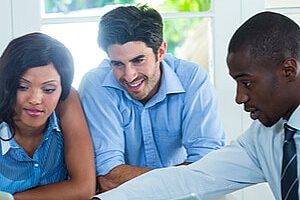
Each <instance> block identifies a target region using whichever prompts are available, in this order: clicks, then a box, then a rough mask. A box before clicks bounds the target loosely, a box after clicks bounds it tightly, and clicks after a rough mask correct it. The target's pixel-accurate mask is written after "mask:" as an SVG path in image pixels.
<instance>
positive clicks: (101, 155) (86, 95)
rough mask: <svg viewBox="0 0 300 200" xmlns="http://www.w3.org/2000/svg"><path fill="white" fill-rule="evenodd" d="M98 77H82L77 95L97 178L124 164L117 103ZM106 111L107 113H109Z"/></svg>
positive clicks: (87, 75) (95, 75)
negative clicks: (92, 147)
mask: <svg viewBox="0 0 300 200" xmlns="http://www.w3.org/2000/svg"><path fill="white" fill-rule="evenodd" d="M99 74H100V73H98V72H97V73H93V72H90V73H88V74H86V75H85V76H84V78H83V79H82V81H81V84H80V87H79V94H80V98H81V102H82V105H83V109H84V112H85V115H86V118H87V122H88V126H89V129H90V133H91V137H92V141H93V145H94V152H95V162H96V174H97V176H100V175H105V174H107V173H108V172H109V171H110V170H111V169H113V168H114V167H116V166H118V165H121V164H124V163H125V161H124V149H125V147H124V135H123V131H122V129H121V125H120V124H121V116H120V114H118V113H120V112H119V111H118V99H117V98H115V96H113V94H112V93H111V92H110V91H109V90H108V89H106V88H105V87H103V86H102V83H101V78H102V79H103V77H100V76H99ZM108 108H109V109H108Z"/></svg>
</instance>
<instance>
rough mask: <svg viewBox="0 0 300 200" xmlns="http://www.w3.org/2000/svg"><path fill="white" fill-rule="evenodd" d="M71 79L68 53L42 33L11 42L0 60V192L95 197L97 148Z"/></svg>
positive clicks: (44, 196) (37, 196) (35, 196)
mask: <svg viewBox="0 0 300 200" xmlns="http://www.w3.org/2000/svg"><path fill="white" fill-rule="evenodd" d="M73 75H74V67H73V59H72V56H71V54H70V52H69V51H68V49H67V48H66V47H65V46H64V45H63V44H62V43H60V42H59V41H57V40H55V39H53V38H51V37H49V36H47V35H45V34H42V33H30V34H27V35H24V36H21V37H19V38H16V39H14V40H12V41H11V42H10V43H9V44H8V46H7V48H6V49H5V50H4V52H3V54H2V56H1V58H0V136H1V138H0V139H1V140H0V151H1V157H0V190H2V191H7V192H10V193H12V194H13V195H14V198H15V199H31V200H33V199H88V198H89V197H90V196H91V195H93V194H94V193H95V167H94V160H93V149H92V144H91V139H90V136H89V132H88V128H87V124H86V121H85V118H84V115H83V112H82V108H81V105H80V101H79V98H78V95H77V92H76V91H75V90H74V89H71V83H72V81H73ZM70 91H71V92H70ZM58 105H59V106H58ZM56 113H58V116H59V118H60V120H59V119H58V117H57V115H56ZM60 123H61V125H62V127H61V128H62V131H61V130H60Z"/></svg>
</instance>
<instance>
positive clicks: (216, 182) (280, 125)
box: [98, 12, 300, 200]
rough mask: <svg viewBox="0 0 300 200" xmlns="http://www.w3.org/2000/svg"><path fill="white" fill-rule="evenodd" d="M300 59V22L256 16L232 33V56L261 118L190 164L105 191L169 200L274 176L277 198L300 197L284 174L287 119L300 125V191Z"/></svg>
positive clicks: (240, 92)
mask: <svg viewBox="0 0 300 200" xmlns="http://www.w3.org/2000/svg"><path fill="white" fill-rule="evenodd" d="M299 63H300V27H299V25H297V24H296V23H295V22H294V21H292V20H291V19H289V18H288V17H286V16H284V15H281V14H278V13H273V12H262V13H258V14H256V15H254V16H253V17H251V18H250V19H249V20H247V21H246V22H245V23H244V24H243V25H242V26H241V27H240V28H239V29H238V30H237V31H236V32H235V34H234V35H233V36H232V39H231V41H230V43H229V48H228V56H227V64H228V67H229V73H230V75H231V76H232V78H233V79H234V80H235V81H236V82H237V94H236V102H237V103H238V104H244V109H245V111H246V112H250V117H251V118H252V119H253V120H255V121H254V122H253V123H252V125H251V126H250V127H249V129H248V130H247V131H246V132H245V133H244V134H242V135H241V136H239V137H238V139H237V140H236V141H234V142H232V143H231V144H229V145H227V146H225V147H223V148H222V149H220V150H217V151H214V152H211V153H209V154H208V155H206V156H205V157H204V158H202V159H201V160H199V161H197V162H194V163H193V164H191V165H189V166H179V167H170V168H164V169H157V170H153V171H151V172H149V173H146V174H144V175H142V176H140V177H137V178H135V179H133V180H131V181H128V182H127V183H125V184H123V185H121V186H119V187H118V188H116V189H114V190H111V191H108V192H106V193H103V194H100V195H98V197H99V198H100V199H102V200H106V199H122V200H126V199H131V200H133V199H151V200H157V199H160V200H161V199H172V198H174V197H177V196H183V195H186V194H189V193H196V194H197V195H198V196H199V197H200V199H201V200H202V199H203V200H205V199H212V198H215V197H218V196H221V195H224V194H226V193H230V192H233V191H235V190H238V189H241V188H244V187H247V186H250V185H253V184H257V183H262V182H268V183H269V185H270V188H271V190H272V192H273V194H274V197H275V199H285V200H287V199H289V200H295V199H298V197H291V194H292V192H291V193H289V192H288V193H287V196H285V197H284V196H283V194H284V192H282V191H284V189H282V188H284V187H286V186H287V185H285V184H282V183H281V179H282V177H284V176H285V174H284V173H285V170H283V169H286V168H284V167H283V165H282V160H283V155H284V153H283V152H284V151H283V146H284V143H287V141H286V140H285V136H284V127H285V124H287V125H288V126H290V127H292V129H296V130H297V131H296V133H295V135H294V136H293V138H292V140H294V141H295V144H296V151H297V154H298V155H297V154H296V156H294V158H295V157H296V159H295V160H296V161H297V163H298V165H297V166H296V167H295V168H293V172H295V171H296V172H297V173H294V174H295V177H294V178H295V180H296V181H295V182H294V183H296V184H291V185H289V190H288V191H295V193H294V195H296V196H297V194H299V188H298V184H297V181H298V179H299V176H300V173H299V172H300V165H299V163H300V156H299V149H300V131H299V130H300V92H299V88H300V64H299ZM297 175H298V179H297ZM289 179H291V178H289ZM292 180H294V179H292ZM297 191H298V192H297Z"/></svg>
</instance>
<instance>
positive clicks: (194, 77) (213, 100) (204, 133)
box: [179, 66, 225, 162]
mask: <svg viewBox="0 0 300 200" xmlns="http://www.w3.org/2000/svg"><path fill="white" fill-rule="evenodd" d="M179 78H180V79H181V80H183V85H184V87H185V88H187V89H186V97H185V107H184V111H183V119H184V120H183V123H182V133H183V144H184V146H185V148H186V150H187V154H188V156H187V159H186V160H185V161H186V162H195V161H197V160H199V159H200V158H202V157H203V156H204V155H206V154H207V153H209V152H211V151H212V150H216V149H219V148H221V147H222V146H224V144H225V132H224V130H223V128H222V123H221V116H220V113H219V99H218V96H217V93H216V90H215V88H214V87H213V85H212V83H211V82H210V80H209V78H208V75H207V74H206V72H205V71H204V69H203V68H201V67H200V66H195V68H194V71H191V73H190V74H189V75H188V76H187V75H185V76H182V77H179ZM185 79H187V80H186V81H184V80H185ZM187 83H188V84H187Z"/></svg>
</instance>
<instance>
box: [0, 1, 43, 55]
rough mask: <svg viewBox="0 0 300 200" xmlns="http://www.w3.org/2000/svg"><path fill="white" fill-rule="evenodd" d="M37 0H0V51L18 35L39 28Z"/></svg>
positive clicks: (39, 15) (38, 3)
mask: <svg viewBox="0 0 300 200" xmlns="http://www.w3.org/2000/svg"><path fill="white" fill-rule="evenodd" d="M40 22H41V11H40V1H39V0H26V1H24V0H2V1H0V26H1V32H0V36H1V39H0V53H2V52H3V50H4V48H5V47H6V45H7V44H8V42H9V41H10V40H11V39H13V38H15V37H18V36H20V35H23V34H25V33H28V32H32V31H39V30H40V29H41V28H40V27H41V24H40Z"/></svg>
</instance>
